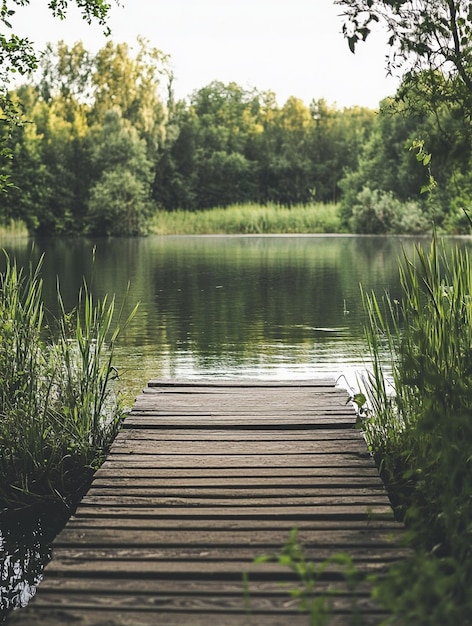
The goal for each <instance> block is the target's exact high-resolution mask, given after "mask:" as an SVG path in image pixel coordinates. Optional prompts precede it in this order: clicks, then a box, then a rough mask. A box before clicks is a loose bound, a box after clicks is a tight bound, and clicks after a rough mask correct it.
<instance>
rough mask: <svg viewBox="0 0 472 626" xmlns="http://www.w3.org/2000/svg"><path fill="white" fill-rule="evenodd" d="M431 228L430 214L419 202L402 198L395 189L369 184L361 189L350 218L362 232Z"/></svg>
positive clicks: (397, 231) (404, 231)
mask: <svg viewBox="0 0 472 626" xmlns="http://www.w3.org/2000/svg"><path fill="white" fill-rule="evenodd" d="M428 228H429V224H428V219H427V216H426V215H425V214H424V213H423V211H422V209H421V207H420V205H419V204H418V203H417V202H413V201H410V202H401V201H400V200H398V199H397V198H395V196H394V195H393V193H391V192H386V191H379V190H371V189H369V188H368V187H364V189H363V190H362V191H361V192H359V193H358V195H357V198H356V202H355V204H354V205H353V207H352V214H351V217H350V219H349V229H350V230H351V231H352V232H355V233H360V234H371V235H385V234H390V233H392V234H403V233H410V234H417V233H424V232H426V231H427V230H428Z"/></svg>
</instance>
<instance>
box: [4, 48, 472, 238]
mask: <svg viewBox="0 0 472 626" xmlns="http://www.w3.org/2000/svg"><path fill="white" fill-rule="evenodd" d="M427 78H428V77H427V76H426V75H425V76H424V81H425V85H426V83H427ZM440 80H442V79H441V78H440V77H439V76H438V77H437V81H438V82H439V81H440ZM444 80H445V79H444ZM400 94H401V97H402V102H399V99H398V97H399V95H400ZM10 96H11V99H12V101H14V102H17V103H18V105H21V107H22V108H23V110H24V115H25V119H27V120H29V122H28V123H25V124H24V125H22V126H18V127H16V128H15V129H14V131H13V133H12V135H11V138H10V139H9V142H8V145H9V148H10V149H11V151H12V153H13V159H12V160H9V161H8V162H6V166H5V168H4V173H5V175H8V176H9V179H10V182H11V183H12V184H13V185H14V187H12V188H11V189H10V190H9V192H8V194H6V195H5V196H4V197H3V198H2V209H3V210H2V215H1V219H2V221H4V222H5V221H8V220H10V219H12V218H14V219H22V220H23V221H24V222H25V224H26V225H27V227H28V229H29V230H30V232H32V233H37V234H48V235H49V234H83V233H89V234H100V235H136V234H142V233H146V232H148V230H149V228H150V226H151V228H152V225H154V228H155V224H156V223H162V222H163V221H166V219H167V218H166V217H165V216H164V215H163V214H165V213H169V212H173V211H188V212H196V211H198V212H200V211H203V210H208V209H213V208H214V207H222V208H224V207H227V206H229V205H246V206H247V205H248V204H253V205H259V206H266V205H279V206H281V207H292V214H294V213H295V212H297V211H303V210H304V207H305V205H306V206H311V205H313V203H314V202H316V203H317V204H330V205H333V204H336V206H337V210H338V217H339V220H338V219H336V220H334V221H333V219H332V209H329V208H328V209H327V211H329V217H328V219H327V220H322V223H321V225H320V226H317V225H316V224H315V225H311V226H310V224H309V223H308V224H307V223H306V220H305V218H303V217H302V218H301V219H300V220H298V221H299V222H300V224H301V225H300V226H299V227H300V228H302V229H303V230H305V229H307V228H308V230H312V231H313V230H314V231H317V232H319V231H320V230H321V232H323V231H325V230H326V228H325V226H326V223H328V224H330V228H332V229H333V230H336V231H340V230H343V231H350V232H359V233H390V232H392V233H403V232H411V233H418V232H421V233H422V232H425V231H427V230H429V229H430V228H431V225H432V223H433V222H434V223H435V225H436V227H438V228H441V229H444V230H445V231H447V232H462V231H463V230H464V229H465V228H466V227H467V224H466V222H465V221H464V217H463V212H462V211H461V209H462V207H468V203H469V197H470V190H471V189H472V178H471V175H470V173H469V171H470V168H469V163H470V160H471V156H472V155H471V143H470V142H469V140H468V135H467V134H465V133H464V125H465V117H464V115H463V114H461V112H460V111H459V110H458V109H455V108H453V107H450V106H446V105H445V104H444V105H443V104H438V107H437V108H436V110H435V111H434V113H433V112H432V111H431V107H430V101H429V100H428V96H427V93H426V87H425V89H424V90H423V92H421V91H420V90H419V87H418V85H416V84H415V85H414V86H410V83H409V82H408V81H406V82H405V83H404V84H402V86H401V88H400V92H399V94H397V96H398V97H397V98H392V99H390V100H386V101H384V102H382V103H381V105H380V113H376V112H374V111H372V110H368V109H364V108H359V107H352V108H345V109H338V108H337V107H336V106H329V105H328V104H327V103H326V102H325V101H324V100H317V101H313V102H312V103H311V104H310V105H309V106H306V105H305V104H304V103H303V102H302V101H300V100H298V99H296V98H294V97H292V98H289V99H288V100H287V102H286V103H285V104H284V105H283V106H279V105H278V104H277V102H276V100H275V98H274V95H273V94H272V93H270V92H258V91H257V90H246V89H243V88H241V87H240V86H238V85H236V84H234V83H230V84H228V85H224V84H222V83H218V82H214V83H211V84H210V85H208V86H207V87H204V88H202V89H200V90H198V91H197V92H195V93H194V94H193V95H192V96H191V97H190V98H189V100H188V101H179V102H175V101H174V98H173V93H172V74H171V72H170V71H169V68H168V64H167V58H166V56H165V55H164V54H163V53H161V52H160V51H159V50H157V49H154V48H150V46H149V44H148V43H147V42H146V41H142V40H141V41H139V42H138V46H137V50H132V49H131V48H130V47H129V46H127V45H125V44H114V43H112V42H109V43H108V44H107V45H106V46H105V48H103V49H102V50H100V51H99V52H98V53H97V54H96V55H92V54H90V53H89V52H88V51H87V50H85V49H84V47H83V46H82V45H81V44H80V43H78V44H75V45H74V46H73V47H71V48H69V47H68V46H66V45H65V44H64V43H60V44H58V45H57V47H49V48H48V50H47V51H46V52H45V54H44V55H43V57H42V58H41V62H40V69H39V70H38V72H37V73H36V74H35V78H34V79H33V78H32V79H31V80H30V82H29V83H28V84H25V85H23V86H21V87H19V88H17V89H16V90H15V91H13V92H12V93H11V94H10ZM438 120H439V121H440V122H441V123H440V125H439V126H438ZM418 137H427V144H428V150H429V151H430V152H431V153H432V154H433V155H434V156H433V163H434V175H435V178H436V180H437V182H438V183H439V184H438V187H437V190H436V192H435V193H434V194H433V195H430V196H428V197H426V196H425V195H424V194H421V192H420V190H421V187H422V186H423V185H424V184H425V182H427V179H428V175H429V172H428V171H427V170H426V169H425V168H423V167H422V166H421V164H420V163H418V162H417V159H416V157H417V154H416V151H415V150H411V149H409V147H411V146H412V145H414V142H415V141H417V139H418ZM429 167H431V165H430V166H429ZM171 220H172V223H173V224H175V223H176V221H175V220H176V216H173V217H172V218H171ZM249 221H250V222H251V221H254V219H253V218H250V219H249ZM299 227H298V226H297V229H298V228H299ZM154 228H152V230H154ZM248 228H249V227H248ZM184 232H185V231H184ZM194 232H197V231H194ZM198 232H203V231H202V229H201V228H199V229H198ZM275 232H278V231H277V230H276V231H275Z"/></svg>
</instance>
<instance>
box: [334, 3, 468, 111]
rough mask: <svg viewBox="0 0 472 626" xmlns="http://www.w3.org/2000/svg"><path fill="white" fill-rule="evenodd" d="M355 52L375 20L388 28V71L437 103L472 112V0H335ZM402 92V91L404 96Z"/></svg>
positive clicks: (404, 83)
mask: <svg viewBox="0 0 472 626" xmlns="http://www.w3.org/2000/svg"><path fill="white" fill-rule="evenodd" d="M335 3H336V4H338V5H340V6H341V7H342V8H343V10H344V12H343V14H342V15H343V16H344V18H345V23H344V26H343V32H344V36H345V37H346V38H347V41H348V44H349V47H350V49H351V51H352V52H354V51H355V49H356V46H357V44H358V43H359V42H362V41H365V40H366V39H367V38H368V37H369V35H370V33H371V31H372V28H373V27H374V26H375V24H380V25H382V26H383V27H384V28H385V29H386V32H387V37H388V45H389V47H390V53H389V55H388V62H387V65H388V69H389V71H391V72H400V73H401V75H402V76H403V78H404V82H403V85H404V87H406V88H408V89H409V88H410V87H411V85H420V86H421V88H422V90H423V92H424V93H425V90H426V92H427V93H428V95H429V102H430V104H431V106H432V107H434V106H436V105H437V103H438V102H448V103H452V104H458V105H460V106H462V107H464V109H465V110H466V112H467V115H468V116H470V115H471V114H472V4H471V3H470V2H468V1H466V0H335ZM400 95H401V94H400Z"/></svg>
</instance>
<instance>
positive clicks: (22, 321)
mask: <svg viewBox="0 0 472 626" xmlns="http://www.w3.org/2000/svg"><path fill="white" fill-rule="evenodd" d="M41 263H42V261H40V262H39V264H38V265H37V266H36V267H32V266H31V267H30V268H29V271H25V270H23V269H20V268H18V267H17V265H16V262H14V261H10V259H9V258H8V257H7V258H6V270H5V272H4V273H2V274H1V275H0V348H1V349H0V355H1V356H0V416H1V417H0V476H1V481H0V507H1V508H2V509H3V508H8V509H14V508H21V507H23V506H26V505H28V506H29V505H31V504H34V503H43V502H44V501H52V502H56V503H57V502H59V503H63V504H65V505H66V506H69V505H71V503H74V502H75V501H77V497H78V496H79V495H80V494H81V490H82V489H83V488H84V486H85V485H86V484H87V482H88V479H89V478H90V476H91V474H92V472H93V471H94V470H95V469H96V468H97V467H98V466H99V465H100V463H101V461H102V460H103V458H104V455H105V454H106V452H107V449H108V446H109V445H110V444H111V442H112V440H113V438H114V436H115V434H116V432H117V428H118V427H119V425H120V422H121V419H122V417H123V415H122V414H123V411H122V409H121V407H120V401H119V397H118V395H117V394H116V393H115V392H114V390H113V379H114V378H115V374H116V372H115V369H114V367H113V354H114V344H115V341H116V338H117V336H118V334H119V332H120V327H119V325H118V326H116V327H113V324H114V322H113V316H114V310H115V306H114V302H113V301H108V300H107V298H106V297H105V298H103V299H102V300H98V301H96V300H95V299H94V298H93V296H92V294H91V293H90V291H89V289H88V287H87V285H86V284H85V283H84V286H83V288H82V290H81V291H80V293H79V296H78V303H77V307H76V309H75V310H74V311H72V312H70V313H69V312H67V311H66V310H65V309H64V306H63V303H62V299H61V295H60V292H59V291H58V298H59V308H60V310H61V315H60V316H59V318H58V319H53V320H51V319H47V316H46V312H45V306H44V303H43V299H42V280H41V276H40V270H41Z"/></svg>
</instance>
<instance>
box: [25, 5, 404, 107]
mask: <svg viewBox="0 0 472 626" xmlns="http://www.w3.org/2000/svg"><path fill="white" fill-rule="evenodd" d="M71 1H72V0H71ZM31 2H32V3H31V5H30V6H28V7H25V8H20V7H19V8H18V9H17V14H16V16H15V18H14V20H13V27H14V32H15V33H16V34H18V35H20V36H28V37H29V38H30V39H31V40H32V41H33V42H34V43H35V46H36V49H41V48H43V47H44V45H45V44H46V43H48V42H56V41H59V40H60V39H64V40H65V41H66V42H67V43H69V44H72V43H74V42H75V41H79V40H80V41H83V42H84V44H85V46H86V47H87V48H88V49H90V50H92V51H96V50H98V49H99V48H100V47H102V46H103V45H104V44H105V42H106V39H105V37H104V36H103V35H102V32H101V28H100V27H98V26H96V25H93V26H88V25H87V24H86V23H85V22H83V20H81V18H80V17H79V14H78V12H77V11H76V10H70V11H69V15H68V18H67V19H66V20H65V21H62V22H61V21H60V20H58V19H54V18H52V16H51V17H50V11H49V10H48V8H47V0H31ZM121 3H122V4H123V6H122V7H118V6H113V8H112V11H111V18H110V20H109V25H110V27H111V29H112V39H113V40H114V41H115V42H124V41H126V42H128V43H130V44H134V43H135V42H136V37H137V36H138V35H142V36H144V37H145V38H147V39H148V40H149V42H150V44H151V45H152V46H153V47H157V48H159V49H160V50H161V51H162V52H164V53H166V54H169V55H170V57H171V65H172V68H173V70H174V74H175V83H174V89H175V93H176V97H177V98H184V97H186V96H188V95H190V94H191V93H192V92H193V91H194V90H196V89H200V88H201V87H205V86H206V85H208V84H209V83H210V82H211V81H213V80H220V81H223V82H224V83H228V82H230V81H234V82H236V83H238V84H239V85H241V86H242V87H244V88H252V87H255V88H257V89H259V90H271V91H274V92H275V93H276V95H277V100H278V102H279V104H283V103H284V102H285V101H286V99H287V98H288V97H289V96H296V97H298V98H301V99H302V100H304V101H305V103H306V104H309V103H310V101H311V100H312V99H318V98H325V99H326V100H327V101H328V103H329V104H337V105H338V106H339V107H344V106H351V105H356V104H357V105H362V106H368V107H371V108H377V106H378V103H379V101H380V100H381V99H382V98H384V97H385V96H388V95H392V94H394V93H395V90H396V88H397V85H398V80H396V79H393V78H387V76H386V70H385V56H386V54H387V51H388V48H387V45H386V43H385V39H386V38H385V36H382V35H381V34H380V33H378V34H376V35H375V36H372V40H371V39H370V38H369V39H368V40H367V42H366V43H364V44H363V45H360V46H359V48H358V51H356V54H355V55H353V54H352V53H351V52H350V51H349V49H348V46H347V42H346V41H345V39H344V37H343V35H342V33H341V28H342V19H341V18H340V17H339V13H340V7H339V6H335V5H334V2H333V1H332V0H121Z"/></svg>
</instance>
